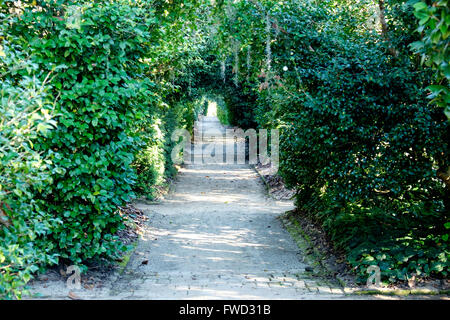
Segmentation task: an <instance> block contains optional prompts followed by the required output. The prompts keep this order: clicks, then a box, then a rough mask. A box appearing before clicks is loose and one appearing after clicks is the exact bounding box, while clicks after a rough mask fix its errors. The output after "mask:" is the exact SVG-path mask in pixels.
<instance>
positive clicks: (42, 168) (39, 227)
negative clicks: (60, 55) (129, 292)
mask: <svg viewBox="0 0 450 320" xmlns="http://www.w3.org/2000/svg"><path fill="white" fill-rule="evenodd" d="M2 52H3V55H0V73H3V78H2V79H1V82H0V298H7V299H10V298H19V297H20V296H21V292H22V289H23V287H24V285H25V284H26V283H27V282H28V281H29V280H30V279H31V276H32V274H33V273H34V272H36V271H37V270H38V269H39V267H40V266H41V267H42V266H44V265H48V264H52V263H55V262H56V256H55V255H54V253H53V252H52V251H53V250H52V249H53V247H54V246H53V245H52V244H48V243H46V242H45V241H42V240H39V238H40V237H46V236H48V235H49V234H50V233H51V229H52V228H53V227H55V226H57V225H59V224H61V223H62V221H61V220H60V219H58V218H53V217H51V216H50V215H49V214H48V212H47V211H46V210H45V208H46V205H45V202H42V201H39V200H37V199H35V197H34V193H35V192H44V189H45V188H47V186H48V185H49V184H51V183H52V178H51V170H52V163H51V161H50V160H49V157H44V156H42V155H41V154H40V153H39V152H37V151H36V150H35V147H34V146H35V143H36V142H37V140H38V139H39V138H40V137H48V136H49V135H50V134H51V132H50V130H51V129H52V128H53V127H54V126H55V125H56V123H55V121H54V120H53V119H52V115H51V114H52V109H53V103H52V102H51V101H50V98H51V97H50V96H48V94H47V90H48V89H49V88H48V87H47V86H46V85H44V84H42V83H40V82H39V81H38V80H36V78H34V77H32V76H24V77H21V76H17V75H16V76H12V75H11V74H9V73H8V71H5V70H16V71H18V70H19V69H21V68H23V66H24V65H26V66H29V63H28V61H20V60H16V58H17V57H18V52H16V51H15V50H14V49H13V48H11V47H9V46H8V47H7V46H6V45H4V46H3V47H2ZM11 57H13V58H12V59H11ZM19 62H24V64H22V63H19Z"/></svg>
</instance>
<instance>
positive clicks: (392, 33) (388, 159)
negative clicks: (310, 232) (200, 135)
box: [220, 0, 450, 281]
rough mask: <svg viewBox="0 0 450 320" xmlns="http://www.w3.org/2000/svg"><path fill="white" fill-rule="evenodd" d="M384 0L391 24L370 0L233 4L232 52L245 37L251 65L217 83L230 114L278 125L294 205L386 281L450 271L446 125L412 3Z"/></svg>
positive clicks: (356, 262) (226, 34)
mask: <svg viewBox="0 0 450 320" xmlns="http://www.w3.org/2000/svg"><path fill="white" fill-rule="evenodd" d="M292 4H295V5H292ZM385 5H386V9H385V12H384V13H385V15H386V21H387V24H388V29H387V30H383V29H382V28H381V27H379V26H378V25H377V24H376V23H379V21H376V20H374V19H373V17H374V16H376V15H377V14H378V13H377V8H376V7H375V5H374V3H373V2H372V3H369V2H367V3H364V2H361V3H356V2H355V1H343V2H338V1H326V2H321V3H317V2H312V1H292V2H289V3H279V2H275V1H270V0H268V1H262V2H259V5H258V4H254V3H249V2H245V3H244V2H240V3H236V4H234V5H233V6H234V15H224V16H223V17H222V24H221V30H220V31H221V34H222V36H223V39H224V41H225V43H227V47H226V49H225V50H224V51H225V53H226V54H228V55H229V56H233V54H232V53H231V52H233V51H234V52H236V51H235V49H234V43H235V40H234V39H239V41H240V43H241V49H240V50H239V51H238V57H239V63H240V66H239V68H238V69H239V70H247V74H246V75H245V76H244V74H241V75H240V76H239V84H238V86H237V87H236V86H235V85H234V83H233V81H232V80H233V79H231V78H232V77H233V75H232V74H229V73H227V79H229V80H227V82H226V87H225V88H223V89H222V91H225V92H227V91H228V92H230V94H227V95H226V99H225V100H226V102H227V107H228V110H229V112H230V115H231V122H232V123H233V122H234V124H239V125H245V123H243V122H242V120H244V119H246V120H245V121H246V123H247V124H252V122H253V121H256V122H257V124H258V126H259V127H263V128H279V129H280V130H281V137H280V140H281V141H280V142H281V145H280V152H281V154H280V174H281V175H282V177H283V178H284V181H285V182H286V183H287V184H288V186H289V187H291V188H294V189H295V190H296V192H297V196H296V204H297V207H298V209H299V210H300V211H302V212H304V213H305V214H307V215H309V216H310V217H311V218H312V219H314V220H315V221H317V222H319V223H321V224H322V225H323V227H324V229H325V231H326V232H327V234H328V236H329V238H330V239H331V240H332V241H333V243H334V244H335V246H336V248H337V249H339V250H342V251H343V252H345V253H346V254H347V258H348V262H349V264H350V265H351V266H352V267H353V268H354V270H355V271H356V272H357V273H358V275H360V276H361V280H362V279H364V278H365V277H367V274H366V269H367V266H368V265H371V264H377V265H379V266H380V268H381V270H382V276H383V278H384V279H386V280H390V281H397V280H406V279H407V278H408V277H410V276H411V275H412V274H413V273H414V274H417V275H418V276H420V277H426V276H430V275H432V276H436V277H447V276H448V274H449V261H448V260H449V254H450V253H449V243H448V230H447V229H446V228H445V225H446V223H447V222H448V221H449V211H450V194H449V191H450V190H449V189H448V187H447V188H446V186H445V184H444V183H443V178H442V177H444V176H445V174H444V173H445V172H446V170H447V168H448V167H449V164H450V146H449V141H450V126H449V123H448V121H446V117H445V116H444V114H443V112H442V109H440V108H439V107H438V106H431V105H428V100H427V97H426V92H425V89H424V87H426V86H427V84H430V83H431V82H432V80H433V76H432V72H431V71H430V70H428V69H423V68H422V67H421V66H420V62H419V61H417V59H415V57H414V56H413V55H412V54H411V52H409V50H408V45H409V44H410V43H413V42H414V41H417V40H418V39H417V37H418V35H417V34H414V33H413V30H414V29H415V25H416V24H415V18H414V16H413V8H412V6H411V5H410V4H407V3H403V2H398V1H385ZM441 9H442V8H440V9H439V10H441ZM428 10H429V9H428ZM432 10H437V9H432ZM443 10H445V9H443ZM252 11H254V12H257V14H256V15H249V14H246V13H247V12H252ZM441 11H442V10H441ZM238 17H239V18H238ZM267 17H268V18H267ZM267 19H269V20H268V21H269V23H267ZM372 21H373V22H372ZM439 21H443V20H442V19H441V20H439ZM443 23H445V22H442V23H441V25H442V24H443ZM376 31H379V33H378V32H376ZM431 32H435V31H431ZM439 32H442V30H440V31H439ZM268 41H269V43H270V51H269V50H268V49H267V43H268ZM425 41H428V40H426V39H425ZM439 41H440V42H439V43H440V44H442V43H444V42H445V41H444V38H440V40H439ZM443 41H444V42H443ZM244 48H245V50H244ZM248 48H249V49H248ZM246 52H250V53H251V61H252V66H251V68H248V66H246V59H245V53H246ZM268 59H270V61H269V62H268ZM444 60H445V59H444ZM444 60H442V59H440V60H439V61H441V62H442V63H443V64H444V65H445V62H444ZM235 63H236V61H235V60H233V62H230V63H229V65H231V64H232V65H233V66H234V64H235ZM268 63H270V69H268ZM228 69H229V68H228ZM228 69H227V70H228ZM234 69H235V70H236V68H234ZM242 73H243V72H242ZM249 93H250V95H249ZM239 121H240V122H239ZM238 122H239V123H238Z"/></svg>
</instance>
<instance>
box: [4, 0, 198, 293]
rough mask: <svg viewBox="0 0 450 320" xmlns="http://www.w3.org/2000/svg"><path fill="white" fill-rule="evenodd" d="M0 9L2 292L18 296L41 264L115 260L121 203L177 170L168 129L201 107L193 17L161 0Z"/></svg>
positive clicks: (46, 1)
mask: <svg viewBox="0 0 450 320" xmlns="http://www.w3.org/2000/svg"><path fill="white" fill-rule="evenodd" d="M0 8H1V16H0V18H1V19H2V29H1V30H2V33H1V34H2V37H1V41H2V43H1V45H2V46H1V52H0V54H1V57H0V58H2V60H1V61H2V64H1V65H0V66H1V71H0V74H1V77H2V87H1V90H2V100H1V102H2V104H1V109H0V110H1V114H2V119H1V129H2V130H1V149H0V150H1V154H0V159H1V167H0V169H1V170H0V173H1V174H0V179H1V180H0V182H1V189H0V192H1V193H0V203H1V205H2V211H1V213H2V216H1V218H2V225H1V226H0V227H1V230H0V232H1V233H0V237H1V238H2V244H1V245H0V271H1V273H0V296H1V295H6V297H13V296H15V295H16V296H17V295H19V294H20V288H21V287H22V286H23V284H24V283H26V282H27V281H28V280H29V279H30V276H31V274H32V273H33V272H35V271H37V269H38V267H41V266H42V267H44V266H46V265H49V264H54V263H58V262H67V263H70V264H77V265H80V266H82V265H83V264H85V263H87V262H89V261H92V260H99V259H101V258H108V259H113V258H115V257H117V255H118V254H119V253H120V251H123V250H124V249H125V248H124V246H123V245H122V244H121V243H120V241H119V239H118V237H117V236H116V232H117V231H118V230H119V229H121V228H123V218H122V216H121V215H120V212H119V210H118V208H119V207H120V206H122V205H124V204H125V203H126V202H129V201H131V200H132V199H133V198H134V197H135V196H136V192H138V193H140V194H144V195H148V196H151V195H152V191H151V188H153V187H154V186H155V185H157V184H159V183H163V181H164V178H165V177H167V176H168V175H173V174H174V168H173V166H172V164H171V162H170V157H169V156H170V152H171V147H172V146H173V142H172V141H171V140H170V136H171V133H172V131H173V130H174V129H175V128H177V127H191V128H192V122H193V121H194V118H195V116H196V115H197V114H198V112H199V110H198V109H199V107H197V106H196V105H194V104H193V103H191V104H189V103H187V102H188V101H189V100H190V99H191V98H190V97H189V95H188V94H186V93H184V92H183V90H182V86H183V84H184V82H183V73H182V72H183V69H182V68H181V66H183V65H188V64H189V63H191V62H190V58H189V57H188V56H187V55H186V52H188V50H187V49H186V50H185V51H186V52H183V51H182V50H180V48H181V47H182V46H185V47H186V48H190V47H189V46H188V45H187V44H186V43H187V42H189V41H193V40H194V37H193V36H192V35H191V34H186V32H187V31H186V28H183V24H184V18H186V19H187V18H188V17H191V16H192V15H193V14H194V13H195V12H194V11H193V9H194V8H186V9H182V8H180V5H179V3H165V4H164V3H160V2H158V1H142V2H138V3H132V2H129V1H96V2H90V1H63V0H58V1H51V0H43V1H21V2H13V1H4V2H2V5H1V7H0ZM168 10H170V12H171V14H170V15H169V14H167V13H168V12H169V11H168ZM188 31H189V30H188ZM191 33H192V32H191ZM194 50H197V48H196V47H194V49H192V51H194ZM176 59H177V60H176ZM173 60H176V61H178V64H179V66H177V65H175V63H172V62H173ZM172 67H177V68H178V69H175V70H172V69H171V68H172ZM178 78H181V80H178ZM44 79H46V80H45V81H46V83H45V84H42V83H43V81H44ZM178 82H179V83H178ZM41 84H42V85H41ZM180 91H181V93H180ZM191 100H192V99H191ZM181 101H186V104H183V103H181ZM195 107H196V108H197V110H193V108H195ZM49 129H51V130H49Z"/></svg>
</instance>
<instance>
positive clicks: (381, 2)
mask: <svg viewBox="0 0 450 320" xmlns="http://www.w3.org/2000/svg"><path fill="white" fill-rule="evenodd" d="M378 9H379V10H380V14H379V18H380V24H381V34H382V36H383V37H384V38H385V39H386V41H387V43H388V50H389V53H390V54H392V55H393V56H394V57H396V56H397V55H398V52H397V50H395V48H394V47H393V45H392V43H391V39H390V38H389V32H388V26H387V23H386V17H385V11H386V10H385V5H384V0H378Z"/></svg>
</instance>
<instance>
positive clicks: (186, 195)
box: [32, 117, 345, 299]
mask: <svg viewBox="0 0 450 320" xmlns="http://www.w3.org/2000/svg"><path fill="white" fill-rule="evenodd" d="M199 124H200V125H201V127H202V129H203V134H204V135H205V136H209V135H210V134H212V133H214V132H216V133H223V132H224V130H225V129H224V128H223V126H222V125H221V124H220V123H219V121H218V120H217V118H216V117H203V119H202V121H201V122H200V123H197V127H196V128H197V129H196V130H197V132H200V130H201V129H200V126H199ZM218 139H219V138H211V137H210V138H208V139H205V140H207V142H204V143H203V144H204V146H203V147H204V148H203V149H204V150H210V149H207V148H208V146H209V148H210V147H211V143H212V142H214V141H216V142H217V141H219V140H218ZM224 142H225V143H226V145H227V146H228V145H230V144H232V145H234V141H227V140H224ZM197 147H198V144H197ZM205 148H206V149H205ZM201 149H202V148H196V149H195V152H194V154H193V156H194V157H196V158H195V159H196V160H198V159H201V157H202V156H201V153H202V152H201ZM216 149H220V148H216ZM215 155H216V156H217V157H219V158H220V157H221V153H220V152H219V151H218V150H216V153H215ZM136 206H137V207H138V208H139V209H141V210H143V211H144V212H145V213H146V214H147V215H148V217H149V222H148V228H147V230H146V233H145V235H144V236H143V238H142V239H141V240H140V241H139V244H138V246H137V248H136V251H135V252H134V253H133V255H132V257H131V259H130V261H129V263H128V265H127V267H126V268H125V270H124V271H123V273H121V274H120V275H118V274H115V275H114V276H111V277H109V278H108V279H106V280H105V281H103V284H102V286H100V287H94V288H88V289H86V288H82V289H81V290H72V292H74V293H75V294H76V295H77V296H78V297H80V298H82V299H327V298H343V297H345V296H344V294H343V291H342V290H340V289H338V288H330V286H328V285H327V284H324V283H319V282H318V281H316V280H314V279H312V278H311V277H310V276H308V275H307V274H305V271H304V270H305V266H306V265H305V264H304V263H303V262H302V255H301V252H300V251H299V249H298V247H297V245H296V244H295V242H294V241H293V240H292V238H291V236H290V235H289V233H288V232H287V231H286V230H285V229H284V228H283V226H282V224H281V222H280V221H279V220H278V219H277V217H278V216H279V215H280V214H281V213H283V212H285V211H288V210H290V209H292V208H293V204H292V203H291V202H286V201H275V200H273V199H271V198H270V197H268V196H267V195H266V191H265V189H264V186H263V184H262V182H261V180H260V179H259V177H258V175H257V174H256V172H255V171H254V169H252V168H251V167H250V166H249V165H242V164H241V165H238V164H223V163H219V164H204V163H201V161H200V163H199V162H198V161H195V162H194V163H192V164H188V165H185V166H183V168H182V169H181V170H180V172H179V175H178V177H177V179H176V182H175V183H174V186H173V190H172V192H171V193H170V194H169V195H168V196H167V197H166V198H165V199H164V200H163V201H162V202H161V203H158V204H144V203H138V204H137V205H136ZM68 291H69V289H68V288H67V287H66V286H65V283H63V282H62V281H61V280H59V281H56V280H55V281H53V282H52V281H49V280H48V281H47V287H43V285H42V283H40V284H39V282H38V283H35V286H34V287H33V290H32V292H33V293H37V292H39V293H40V294H41V296H40V297H42V298H67V294H68Z"/></svg>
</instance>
